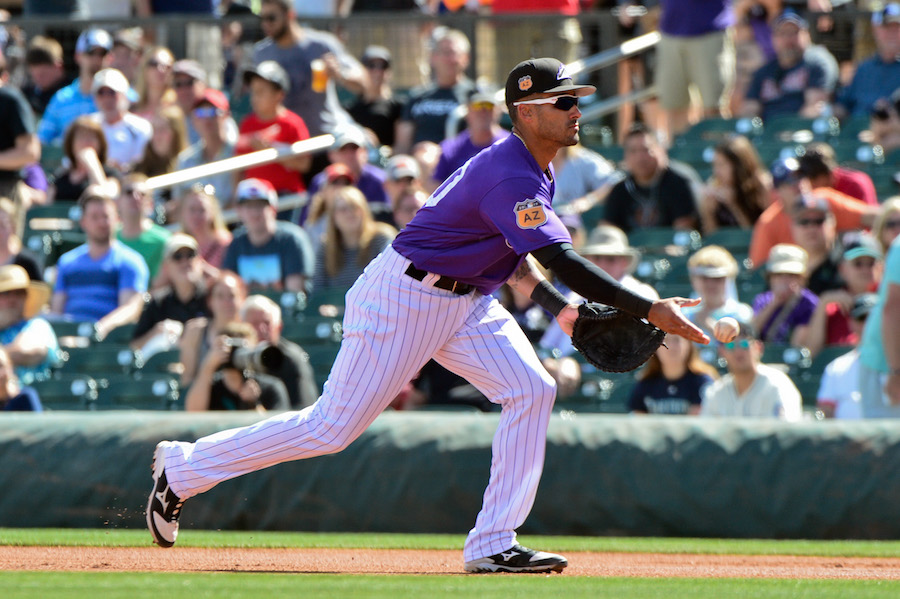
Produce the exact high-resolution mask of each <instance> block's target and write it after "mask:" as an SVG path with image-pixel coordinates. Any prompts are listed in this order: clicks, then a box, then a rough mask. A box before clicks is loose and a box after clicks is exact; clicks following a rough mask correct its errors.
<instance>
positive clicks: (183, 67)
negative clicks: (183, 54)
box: [172, 58, 206, 82]
mask: <svg viewBox="0 0 900 599" xmlns="http://www.w3.org/2000/svg"><path fill="white" fill-rule="evenodd" d="M172 74H173V75H187V76H188V77H190V78H191V79H196V80H198V81H203V82H205V81H206V70H205V69H204V68H203V67H202V66H201V65H200V63H199V62H197V61H196V60H190V59H188V58H186V59H184V60H179V61H177V62H176V63H175V64H173V65H172Z"/></svg>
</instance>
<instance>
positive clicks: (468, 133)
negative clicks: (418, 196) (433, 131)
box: [431, 92, 509, 185]
mask: <svg viewBox="0 0 900 599" xmlns="http://www.w3.org/2000/svg"><path fill="white" fill-rule="evenodd" d="M499 123H500V106H499V105H498V103H497V100H496V98H495V96H494V94H491V93H484V92H479V93H477V94H474V95H472V97H471V98H469V104H468V106H467V112H466V129H465V130H464V131H463V132H462V133H460V134H459V135H457V136H456V137H452V138H450V139H445V140H444V141H442V142H441V158H440V160H438V163H437V166H436V167H435V169H434V173H432V175H431V176H432V178H433V179H434V181H435V185H439V184H440V183H443V182H444V180H445V179H447V177H449V176H450V175H451V174H452V173H453V171H455V170H456V169H458V168H459V167H461V166H462V165H463V163H465V161H466V160H468V159H469V158H471V157H472V156H474V155H475V154H477V153H478V152H480V151H481V150H483V149H485V148H486V147H488V146H489V145H491V144H492V143H494V142H496V141H500V140H501V139H504V138H505V137H506V136H508V135H509V131H507V130H506V129H503V128H502V127H501V126H500V124H499Z"/></svg>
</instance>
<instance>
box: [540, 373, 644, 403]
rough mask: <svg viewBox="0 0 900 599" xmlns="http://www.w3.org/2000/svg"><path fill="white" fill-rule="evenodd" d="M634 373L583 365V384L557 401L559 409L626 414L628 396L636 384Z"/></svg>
mask: <svg viewBox="0 0 900 599" xmlns="http://www.w3.org/2000/svg"><path fill="white" fill-rule="evenodd" d="M636 382H637V381H636V380H635V378H634V373H631V372H627V373H621V374H619V373H610V372H599V371H597V370H595V369H594V370H591V369H590V367H583V369H582V380H581V386H580V387H579V389H578V392H577V393H576V394H575V395H573V396H572V397H568V398H565V399H561V400H559V401H557V404H556V405H557V409H558V410H572V411H574V412H589V413H604V414H625V413H627V412H628V398H629V397H630V395H631V390H632V389H633V388H634V385H635V384H636Z"/></svg>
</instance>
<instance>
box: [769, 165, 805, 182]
mask: <svg viewBox="0 0 900 599" xmlns="http://www.w3.org/2000/svg"><path fill="white" fill-rule="evenodd" d="M769 171H770V172H771V173H772V185H773V186H774V187H780V186H781V185H784V184H785V183H796V182H797V181H799V180H800V178H801V176H802V174H801V173H800V161H798V160H797V159H796V158H779V159H778V160H776V161H775V162H773V163H772V167H771V168H770V169H769Z"/></svg>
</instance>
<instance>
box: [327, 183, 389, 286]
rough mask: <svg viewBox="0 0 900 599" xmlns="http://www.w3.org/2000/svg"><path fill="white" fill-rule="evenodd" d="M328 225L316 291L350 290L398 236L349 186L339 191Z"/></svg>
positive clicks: (332, 203)
mask: <svg viewBox="0 0 900 599" xmlns="http://www.w3.org/2000/svg"><path fill="white" fill-rule="evenodd" d="M326 222H327V224H326V226H325V237H324V240H323V242H322V246H321V247H320V248H319V251H318V252H317V253H316V268H315V274H314V275H313V289H314V291H319V290H335V289H349V288H350V286H351V285H353V283H354V281H356V279H357V278H358V277H359V275H360V274H362V271H363V269H365V267H366V265H367V264H368V263H369V262H370V261H371V260H372V258H374V257H375V256H377V255H378V254H380V253H381V251H382V250H384V249H385V248H386V247H387V246H388V245H390V243H391V241H392V240H393V239H394V236H395V235H396V234H397V231H396V229H394V228H393V227H391V226H390V225H387V224H385V223H380V222H377V221H376V220H375V219H374V218H372V212H371V210H369V204H368V202H367V201H366V197H365V196H364V195H363V194H362V192H361V191H360V190H359V189H357V188H355V187H351V186H349V185H348V186H344V187H342V188H340V189H338V190H336V191H335V193H334V197H333V198H332V200H331V203H330V206H329V208H328V211H327V221H326Z"/></svg>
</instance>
